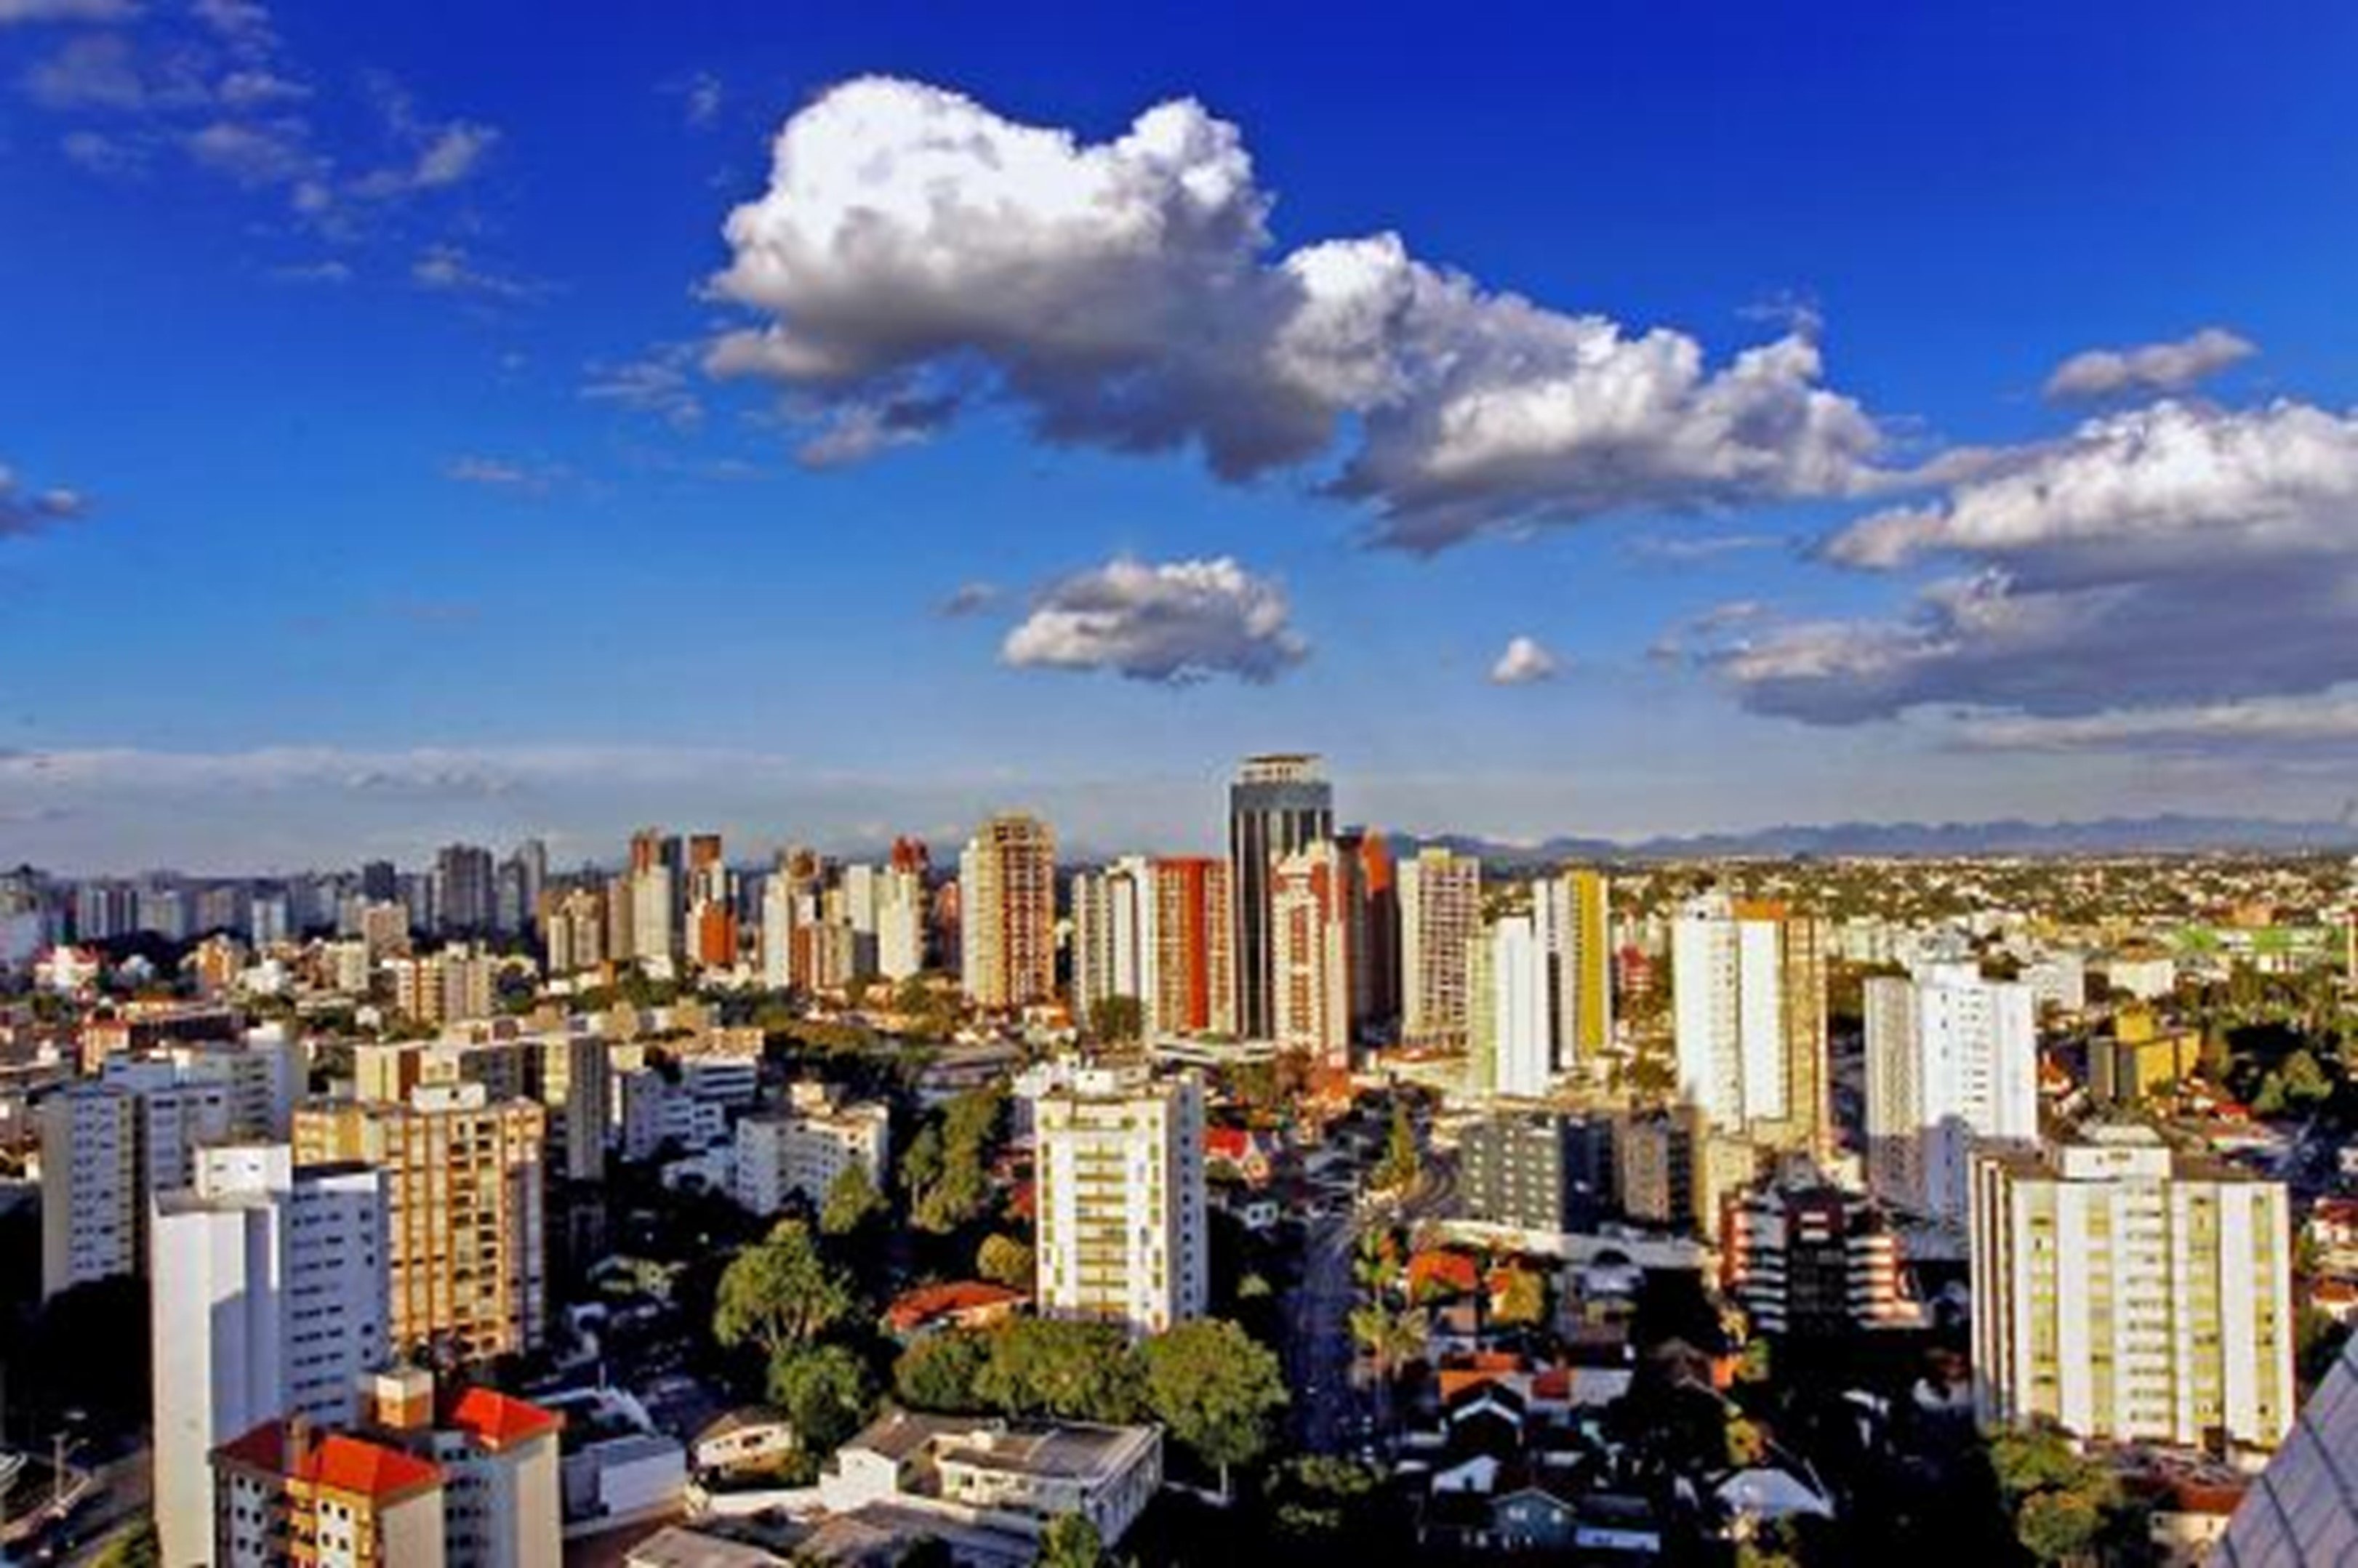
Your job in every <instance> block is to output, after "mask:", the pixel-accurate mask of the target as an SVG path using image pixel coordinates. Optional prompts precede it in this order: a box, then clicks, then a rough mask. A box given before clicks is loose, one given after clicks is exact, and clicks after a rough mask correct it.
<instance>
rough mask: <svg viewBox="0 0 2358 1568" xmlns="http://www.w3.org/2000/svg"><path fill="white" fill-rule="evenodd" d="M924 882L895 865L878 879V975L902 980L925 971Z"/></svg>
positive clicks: (881, 873) (921, 876) (922, 874)
mask: <svg viewBox="0 0 2358 1568" xmlns="http://www.w3.org/2000/svg"><path fill="white" fill-rule="evenodd" d="M926 902H927V901H926V897H925V875H924V873H923V872H921V871H914V870H911V869H907V868H903V867H899V866H894V867H892V868H890V869H889V870H886V871H882V872H880V873H879V874H878V876H877V879H876V972H877V974H879V975H881V976H882V977H883V978H884V979H888V980H892V981H900V980H905V979H910V978H911V977H913V976H914V975H918V974H921V973H923V972H924V970H925V910H926Z"/></svg>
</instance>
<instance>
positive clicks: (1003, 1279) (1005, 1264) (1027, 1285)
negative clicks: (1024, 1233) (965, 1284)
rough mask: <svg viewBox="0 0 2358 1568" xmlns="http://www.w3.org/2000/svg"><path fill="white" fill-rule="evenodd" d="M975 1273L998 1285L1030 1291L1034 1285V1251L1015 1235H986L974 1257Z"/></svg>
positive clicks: (1013, 1289) (1015, 1289)
mask: <svg viewBox="0 0 2358 1568" xmlns="http://www.w3.org/2000/svg"><path fill="white" fill-rule="evenodd" d="M974 1268H975V1272H977V1273H979V1274H980V1275H981V1276H982V1277H983V1278H984V1279H986V1280H989V1281H990V1282H991V1283H993V1284H995V1285H1005V1286H1006V1287H1007V1288H1008V1289H1009V1290H1011V1291H1025V1292H1029V1291H1030V1290H1031V1289H1032V1288H1033V1284H1034V1282H1035V1281H1034V1279H1033V1257H1032V1249H1031V1248H1030V1247H1028V1246H1026V1245H1025V1244H1024V1243H1022V1242H1021V1241H1019V1240H1017V1239H1016V1238H1014V1237H1012V1236H986V1237H984V1238H982V1246H981V1247H980V1248H979V1249H977V1250H976V1252H975V1255H974Z"/></svg>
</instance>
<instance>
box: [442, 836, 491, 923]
mask: <svg viewBox="0 0 2358 1568" xmlns="http://www.w3.org/2000/svg"><path fill="white" fill-rule="evenodd" d="M434 885H435V888H436V890H437V893H438V902H437V903H436V906H435V907H436V913H437V914H438V917H439V918H438V925H439V926H440V928H441V929H442V930H444V931H468V932H486V931H489V930H491V929H492V925H493V924H494V922H495V920H496V918H497V916H498V914H499V898H498V881H497V880H496V878H495V877H494V875H493V873H492V852H491V851H490V850H489V849H484V848H482V847H481V845H477V844H446V845H444V846H443V848H442V849H441V852H440V853H438V854H437V855H436V856H435V857H434Z"/></svg>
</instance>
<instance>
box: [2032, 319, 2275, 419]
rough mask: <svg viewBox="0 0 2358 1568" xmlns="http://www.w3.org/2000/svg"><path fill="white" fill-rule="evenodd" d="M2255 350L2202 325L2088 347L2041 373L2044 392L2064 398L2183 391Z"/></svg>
mask: <svg viewBox="0 0 2358 1568" xmlns="http://www.w3.org/2000/svg"><path fill="white" fill-rule="evenodd" d="M2258 352H2259V347H2258V345H2256V344H2255V343H2253V342H2252V341H2250V340H2248V339H2245V338H2242V337H2238V336H2237V335H2236V334H2234V333H2233V332H2230V331H2228V330H2226V329H2225V328H2223V327H2205V328H2203V329H2202V330H2201V331H2199V332H2196V333H2194V334H2193V335H2192V336H2191V337H2186V338H2180V339H2178V340H2177V341H2174V342H2167V343H2141V344H2139V345H2137V346H2136V347H2134V348H2126V349H2090V350H2088V351H2086V352H2084V353H2077V354H2073V355H2072V356H2071V358H2070V359H2068V360H2065V361H2064V362H2062V363H2061V364H2060V365H2058V366H2056V367H2055V373H2054V374H2052V375H2050V376H2049V377H2048V378H2047V395H2048V396H2049V397H2050V398H2051V399H2053V400H2055V401H2056V402H2059V403H2068V402H2080V401H2085V400H2089V399H2093V398H2104V397H2118V396H2121V395H2124V394H2136V393H2158V392H2183V391H2185V390H2186V389H2187V388H2188V387H2190V386H2192V385H2193V384H2195V383H2197V382H2199V381H2202V380H2204V379H2206V378H2208V377H2210V376H2213V375H2216V374H2217V373H2219V372H2221V371H2223V370H2225V369H2227V368H2228V367H2229V366H2231V365H2235V364H2240V363H2242V362H2244V361H2245V360H2247V359H2249V358H2251V357H2252V356H2253V355H2254V354H2255V353H2258Z"/></svg>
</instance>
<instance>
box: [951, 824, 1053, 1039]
mask: <svg viewBox="0 0 2358 1568" xmlns="http://www.w3.org/2000/svg"><path fill="white" fill-rule="evenodd" d="M958 890H959V892H958V931H959V946H960V952H959V958H960V963H959V968H960V971H961V974H962V976H963V979H964V982H965V987H966V995H967V1000H968V1001H971V1002H973V1003H974V1004H975V1005H976V1006H978V1007H985V1008H997V1009H1012V1008H1021V1007H1030V1006H1032V1005H1033V1003H1035V1002H1044V1001H1047V1000H1052V999H1053V998H1054V997H1055V993H1056V837H1055V834H1054V833H1052V832H1050V831H1049V828H1048V825H1047V824H1046V823H1044V822H1043V821H1041V820H1040V819H1039V818H1038V817H1036V816H1020V815H1012V814H1008V815H1001V816H994V817H992V818H991V819H990V821H988V822H986V823H984V824H983V825H982V827H981V828H980V829H979V831H978V832H977V833H976V834H975V836H974V837H973V838H970V839H968V841H967V846H966V852H965V853H964V854H962V855H960V856H959V857H958Z"/></svg>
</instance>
